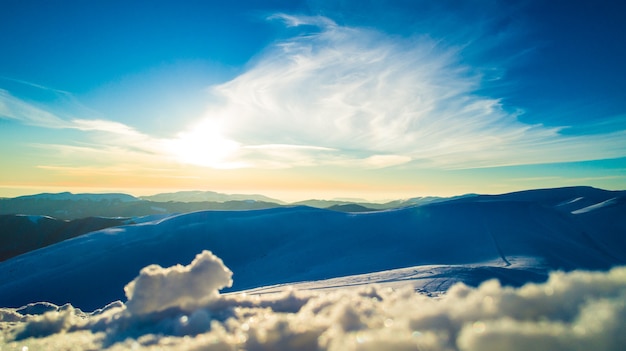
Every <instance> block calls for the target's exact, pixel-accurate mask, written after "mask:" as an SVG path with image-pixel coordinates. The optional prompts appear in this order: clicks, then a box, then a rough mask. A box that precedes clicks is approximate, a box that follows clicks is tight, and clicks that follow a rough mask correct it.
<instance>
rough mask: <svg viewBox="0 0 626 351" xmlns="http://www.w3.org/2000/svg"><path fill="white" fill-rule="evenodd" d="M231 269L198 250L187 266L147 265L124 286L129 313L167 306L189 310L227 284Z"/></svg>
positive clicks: (215, 258)
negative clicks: (165, 266)
mask: <svg viewBox="0 0 626 351" xmlns="http://www.w3.org/2000/svg"><path fill="white" fill-rule="evenodd" d="M232 275H233V272H231V271H230V269H228V268H227V267H226V266H224V263H223V262H222V260H221V259H220V258H219V257H217V256H215V255H214V254H213V253H211V252H210V251H206V250H205V251H202V253H200V254H198V255H197V256H196V258H195V259H194V260H193V261H192V262H191V264H190V265H188V266H182V265H176V266H173V267H169V268H162V267H161V266H159V265H150V266H147V267H145V268H143V269H142V270H141V272H140V273H139V276H138V277H137V278H135V279H134V280H133V281H131V282H130V283H128V285H126V286H125V287H124V291H125V292H126V297H127V298H128V302H127V303H126V307H127V308H128V311H129V312H130V313H132V314H136V315H142V314H148V313H152V312H158V311H163V310H166V309H168V308H171V307H178V308H180V309H182V310H193V309H195V308H198V307H200V306H204V305H206V304H207V303H209V302H211V301H213V300H215V299H217V298H218V296H219V293H218V290H219V289H222V288H224V287H230V286H232V284H233V281H232V279H231V277H232Z"/></svg>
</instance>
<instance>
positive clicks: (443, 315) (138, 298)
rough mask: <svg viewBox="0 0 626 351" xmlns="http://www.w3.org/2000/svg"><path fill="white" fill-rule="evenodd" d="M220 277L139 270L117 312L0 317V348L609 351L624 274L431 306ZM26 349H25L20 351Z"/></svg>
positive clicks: (47, 307) (625, 321)
mask: <svg viewBox="0 0 626 351" xmlns="http://www.w3.org/2000/svg"><path fill="white" fill-rule="evenodd" d="M230 283H231V273H230V271H229V270H228V268H226V267H225V266H224V265H223V263H222V261H221V260H220V259H219V258H217V257H216V256H214V255H213V254H212V253H210V252H208V251H203V252H202V253H201V254H199V255H197V256H196V258H195V259H194V260H193V262H192V263H191V264H190V265H188V266H185V267H183V266H180V265H177V266H173V267H170V268H161V267H158V266H149V267H146V268H144V269H143V270H142V271H141V273H140V275H139V276H138V277H137V278H136V279H135V280H133V281H132V282H131V283H129V284H128V285H127V288H126V291H127V294H128V302H127V303H126V304H123V303H121V302H115V303H113V304H110V305H108V306H105V307H104V308H102V309H100V310H96V311H94V312H93V313H89V314H85V313H83V312H82V311H80V310H78V309H75V308H73V307H72V306H71V305H65V306H61V307H58V306H54V305H51V304H45V303H42V304H41V305H40V306H38V305H37V304H35V305H30V306H28V308H20V309H0V345H4V346H2V350H13V349H15V350H25V349H28V350H29V351H32V350H40V349H41V350H43V349H58V350H60V349H68V350H69V349H72V350H99V349H106V350H129V349H132V350H156V349H158V350H205V349H210V350H342V351H344V350H416V349H417V350H482V351H489V350H529V349H531V350H532V349H534V350H539V349H543V350H589V349H602V350H621V349H622V347H623V345H625V344H626V334H625V333H623V330H626V267H617V268H613V269H611V270H610V271H608V272H584V271H574V272H570V273H562V272H556V273H551V275H550V278H549V279H548V281H547V282H545V283H542V284H526V285H524V286H522V287H520V288H511V287H502V286H501V285H500V284H499V283H498V281H497V280H490V281H487V282H485V283H483V284H481V285H480V286H479V287H477V288H470V287H468V286H466V285H463V284H457V285H454V286H453V287H452V288H451V289H450V290H448V292H447V293H446V294H445V295H442V296H441V297H438V298H431V297H427V296H424V295H421V294H419V293H416V292H415V291H414V290H413V289H411V288H407V289H395V290H394V289H390V288H381V287H376V286H368V287H362V288H359V289H343V290H335V291H331V292H319V291H318V292H315V291H294V290H286V291H284V292H282V293H278V294H268V295H261V296H258V295H247V294H243V293H239V294H230V295H220V294H219V293H218V291H217V290H218V289H220V288H221V287H223V286H228V285H229V284H230ZM25 347H26V348H25Z"/></svg>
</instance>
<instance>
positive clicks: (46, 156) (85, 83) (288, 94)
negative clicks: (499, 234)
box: [0, 0, 626, 201]
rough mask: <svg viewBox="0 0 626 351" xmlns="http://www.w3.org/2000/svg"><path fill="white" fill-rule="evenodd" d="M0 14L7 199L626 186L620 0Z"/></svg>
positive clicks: (0, 125)
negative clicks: (198, 192) (52, 194)
mask: <svg viewBox="0 0 626 351" xmlns="http://www.w3.org/2000/svg"><path fill="white" fill-rule="evenodd" d="M0 8H1V9H2V10H1V11H0V32H1V33H2V35H0V48H1V50H2V54H1V55H0V197H2V196H5V197H12V196H18V195H23V194H32V193H37V192H60V191H72V192H125V193H129V194H133V195H150V194H155V193H159V192H168V191H176V190H212V191H220V192H228V193H249V192H255V193H262V194H265V195H269V196H274V197H277V198H279V199H282V200H286V201H295V200H302V199H308V198H344V197H352V198H363V199H367V200H372V201H383V200H387V199H395V198H408V197H414V196H426V195H438V196H450V195H458V194H464V193H485V194H486V193H503V192H508V191H515V190H523V189H531V188H546V187H560V186H574V185H589V186H595V187H600V188H604V189H626V98H625V92H626V65H624V64H623V63H624V62H626V23H625V22H624V21H623V18H622V17H623V15H622V14H623V13H624V11H626V4H624V3H622V2H618V1H594V2H591V1H577V0H574V1H562V0H555V1H539V0H535V1H533V0H528V1H487V0H484V1H482V0H473V1H446V0H443V1H422V0H416V1H408V0H406V1H401V0H391V1H375V0H370V1H367V0H365V1H356V0H353V1H352V0H342V1H329V0H326V1H324V0H311V1H293V0H284V1H272V0H270V1H261V0H257V1H253V0H249V1H238V2H232V3H231V2H214V1H164V0H154V1H133V2H129V1H117V0H112V1H100V0H93V1H67V0H60V1H55V2H49V1H34V0H19V1H18V0H1V1H0Z"/></svg>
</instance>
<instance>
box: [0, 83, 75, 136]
mask: <svg viewBox="0 0 626 351" xmlns="http://www.w3.org/2000/svg"><path fill="white" fill-rule="evenodd" d="M0 118H5V119H11V120H16V121H19V122H21V123H24V124H27V125H32V126H37V127H46V128H69V127H71V123H70V122H68V121H66V120H64V119H62V118H59V117H58V116H56V115H55V114H53V113H51V112H49V111H46V110H44V109H41V108H38V107H36V106H34V105H32V104H29V103H27V102H25V101H23V100H21V99H19V98H17V97H15V96H13V95H11V94H10V93H9V92H8V91H6V90H4V89H0Z"/></svg>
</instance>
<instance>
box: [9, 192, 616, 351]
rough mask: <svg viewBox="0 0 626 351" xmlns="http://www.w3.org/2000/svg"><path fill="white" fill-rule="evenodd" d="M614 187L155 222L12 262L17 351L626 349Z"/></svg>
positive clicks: (197, 215)
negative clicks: (362, 209) (364, 209)
mask: <svg viewBox="0 0 626 351" xmlns="http://www.w3.org/2000/svg"><path fill="white" fill-rule="evenodd" d="M596 190H597V189H586V188H583V189H581V188H573V189H557V190H555V191H550V190H542V191H538V192H533V193H529V192H522V193H515V194H506V195H502V196H473V197H470V198H462V199H457V200H453V201H443V202H437V203H431V204H427V205H421V206H417V207H410V208H403V209H397V210H388V211H381V212H371V213H362V214H349V213H338V212H334V211H327V210H320V209H313V208H308V207H292V208H274V209H267V210H254V211H201V212H194V213H187V214H180V215H163V216H150V217H144V218H137V219H135V222H134V223H129V224H128V225H125V226H120V227H115V228H107V229H104V230H101V231H98V232H93V233H91V234H88V235H84V236H81V237H77V238H74V239H71V240H66V241H63V242H60V243H58V244H55V245H52V246H49V247H46V248H42V249H39V250H36V251H32V252H29V253H27V254H23V255H20V256H18V257H14V258H12V259H9V260H7V261H5V262H2V263H0V282H1V284H0V306H3V307H4V308H0V349H1V350H2V351H5V350H26V349H28V350H29V351H32V350H50V349H55V350H101V349H107V350H129V349H135V350H206V349H210V350H487V351H489V350H529V349H531V350H542V349H543V350H589V349H594V350H622V349H623V345H625V344H626V334H625V333H623V330H626V267H619V266H621V265H626V218H625V216H623V214H624V209H625V208H626V198H625V197H624V194H623V193H611V192H601V193H599V192H597V191H596ZM579 197H580V198H581V199H580V200H577V201H573V202H569V203H568V201H569V200H571V199H576V198H579ZM612 198H615V200H614V201H612V202H607V203H605V204H604V205H603V206H597V207H595V208H594V209H593V210H592V211H585V212H581V213H578V214H572V213H571V212H572V211H576V210H580V209H583V208H585V207H588V206H591V205H594V204H600V203H602V202H604V201H606V200H609V199H612ZM190 262H191V263H190ZM164 267H167V268H164ZM581 269H582V270H581ZM559 270H560V271H559ZM585 270H602V271H595V272H592V271H585ZM231 273H232V276H231ZM491 278H497V279H498V280H490V279H491ZM546 279H547V281H546ZM231 284H232V287H231V288H228V286H230V285H231ZM471 286H473V287H471ZM220 289H221V293H220V292H219V291H220ZM84 311H93V312H89V313H87V312H84Z"/></svg>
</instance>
